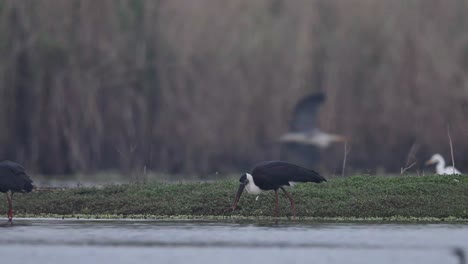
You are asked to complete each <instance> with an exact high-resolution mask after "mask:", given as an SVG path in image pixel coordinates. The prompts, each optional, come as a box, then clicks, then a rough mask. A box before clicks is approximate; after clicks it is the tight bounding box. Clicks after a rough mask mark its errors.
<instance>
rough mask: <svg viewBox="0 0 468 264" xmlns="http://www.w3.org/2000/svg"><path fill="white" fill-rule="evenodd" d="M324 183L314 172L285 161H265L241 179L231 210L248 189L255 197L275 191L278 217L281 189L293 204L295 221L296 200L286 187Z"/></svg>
mask: <svg viewBox="0 0 468 264" xmlns="http://www.w3.org/2000/svg"><path fill="white" fill-rule="evenodd" d="M324 181H325V182H326V181H327V180H326V179H325V178H323V177H322V176H320V174H318V173H317V172H315V171H313V170H309V169H307V168H304V167H301V166H298V165H295V164H292V163H288V162H285V161H265V162H262V163H259V164H258V165H256V166H255V168H254V169H253V170H252V173H245V174H243V175H242V176H241V177H240V179H239V182H240V185H239V189H238V190H237V194H236V197H235V198H234V203H233V205H232V206H231V209H232V210H234V209H236V207H237V203H238V202H239V200H240V197H241V194H242V192H243V191H244V189H246V190H247V192H248V193H249V194H254V195H257V194H260V193H261V192H262V191H268V190H274V191H275V198H276V203H275V205H276V207H275V215H276V217H278V212H279V206H278V189H281V190H282V191H283V192H284V194H286V196H287V197H288V198H289V201H290V202H291V208H292V212H293V219H294V218H296V208H295V205H294V199H293V198H292V196H291V195H290V194H289V193H288V192H287V191H286V190H285V189H284V186H293V185H294V184H296V183H299V182H316V183H320V182H324Z"/></svg>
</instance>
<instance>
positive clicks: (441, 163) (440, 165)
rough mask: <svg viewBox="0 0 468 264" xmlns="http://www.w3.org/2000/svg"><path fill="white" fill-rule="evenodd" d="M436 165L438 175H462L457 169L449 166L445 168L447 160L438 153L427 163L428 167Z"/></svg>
mask: <svg viewBox="0 0 468 264" xmlns="http://www.w3.org/2000/svg"><path fill="white" fill-rule="evenodd" d="M432 164H436V174H439V175H452V174H461V172H460V171H459V170H457V169H456V168H455V167H452V166H448V167H445V160H444V158H443V157H442V155H440V154H438V153H436V154H434V155H432V157H431V159H430V160H428V161H427V162H426V165H432Z"/></svg>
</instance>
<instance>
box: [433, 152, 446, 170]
mask: <svg viewBox="0 0 468 264" xmlns="http://www.w3.org/2000/svg"><path fill="white" fill-rule="evenodd" d="M435 160H436V161H437V165H436V171H437V174H444V170H445V160H444V158H442V157H439V156H438V157H435Z"/></svg>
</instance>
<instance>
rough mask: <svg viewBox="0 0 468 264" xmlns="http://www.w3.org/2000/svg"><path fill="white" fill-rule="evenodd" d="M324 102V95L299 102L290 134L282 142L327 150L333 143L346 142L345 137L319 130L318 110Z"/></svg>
mask: <svg viewBox="0 0 468 264" xmlns="http://www.w3.org/2000/svg"><path fill="white" fill-rule="evenodd" d="M324 101H325V95H324V94H323V93H317V94H312V95H309V96H307V97H305V98H303V99H302V100H301V101H299V102H298V103H297V105H296V107H295V108H294V113H293V119H292V122H291V124H290V129H289V132H288V133H286V134H284V135H283V136H282V137H281V138H280V141H281V142H284V143H297V144H303V145H313V146H315V147H318V148H321V149H325V148H327V147H328V146H329V145H330V144H331V143H333V142H339V141H345V140H346V138H345V137H344V136H341V135H334V134H329V133H325V132H322V131H321V130H320V129H319V128H318V126H317V116H318V110H319V108H320V105H321V104H322V103H323V102H324Z"/></svg>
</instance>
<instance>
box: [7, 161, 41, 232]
mask: <svg viewBox="0 0 468 264" xmlns="http://www.w3.org/2000/svg"><path fill="white" fill-rule="evenodd" d="M32 189H33V185H32V180H31V179H30V178H29V176H28V175H27V174H26V172H25V170H24V168H23V166H21V165H19V164H18V163H15V162H12V161H9V160H4V161H1V162H0V192H3V193H5V194H6V197H7V201H8V222H9V223H12V221H13V194H14V193H15V192H22V193H25V192H31V191H32Z"/></svg>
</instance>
